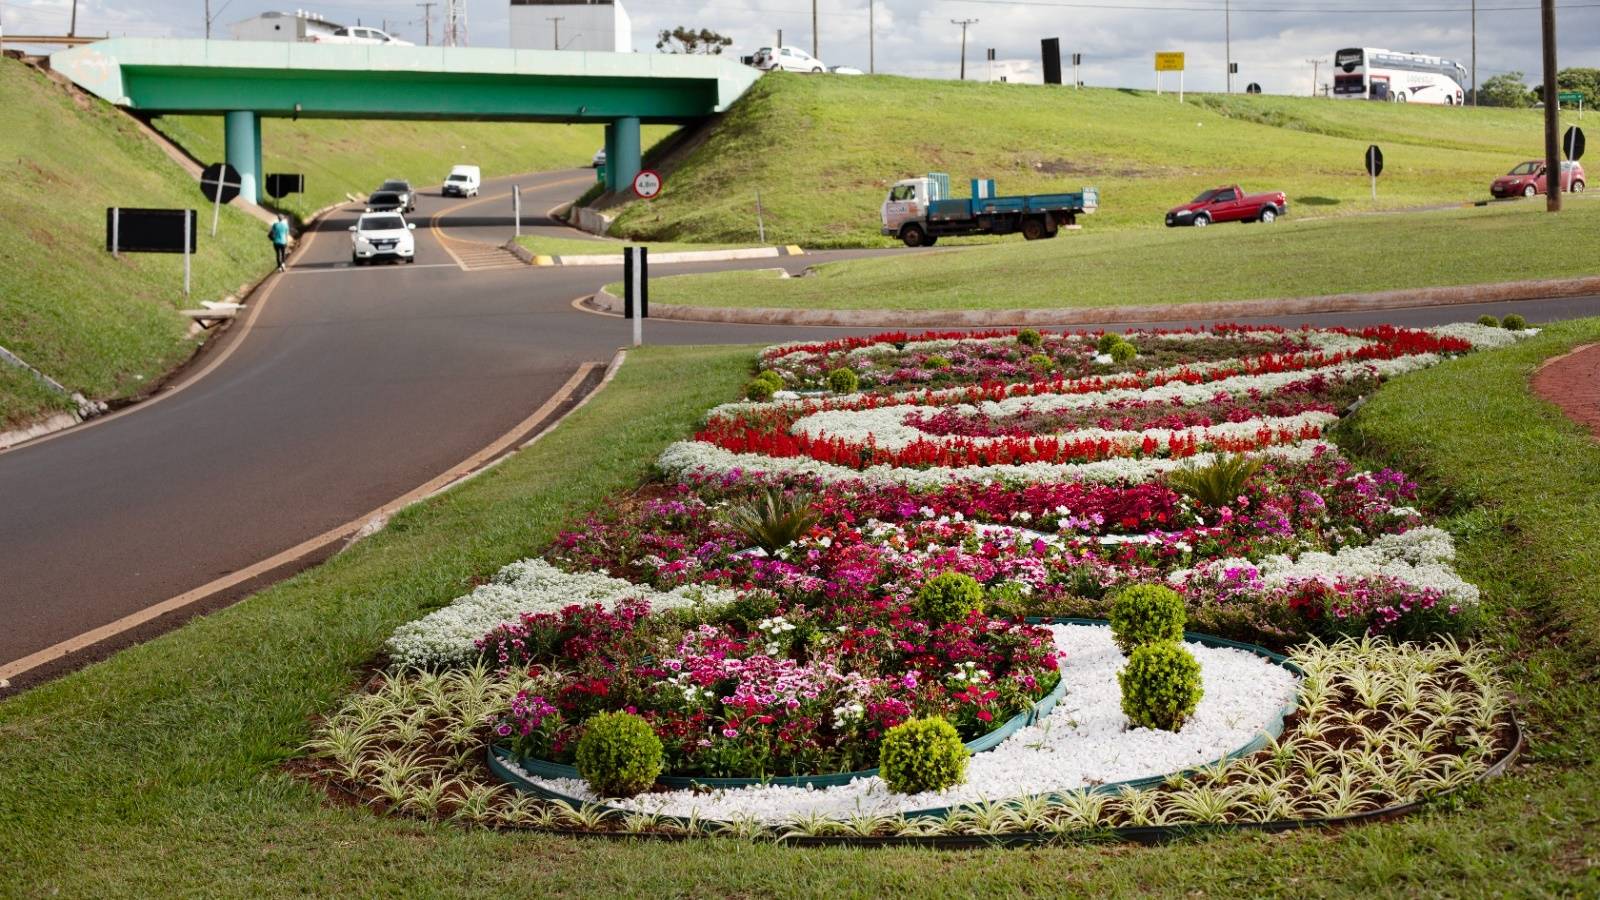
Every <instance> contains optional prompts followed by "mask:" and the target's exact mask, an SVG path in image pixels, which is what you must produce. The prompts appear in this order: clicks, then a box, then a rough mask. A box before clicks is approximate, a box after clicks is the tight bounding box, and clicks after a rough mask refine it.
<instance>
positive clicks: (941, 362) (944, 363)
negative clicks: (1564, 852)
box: [922, 353, 951, 369]
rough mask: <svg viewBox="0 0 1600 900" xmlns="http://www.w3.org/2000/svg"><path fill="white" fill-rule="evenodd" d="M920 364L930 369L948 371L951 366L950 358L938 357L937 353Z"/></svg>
mask: <svg viewBox="0 0 1600 900" xmlns="http://www.w3.org/2000/svg"><path fill="white" fill-rule="evenodd" d="M922 364H923V365H924V366H926V367H927V368H930V369H948V368H950V365H951V363H950V357H948V356H940V355H939V354H937V353H935V354H933V355H932V356H930V357H928V358H927V359H925V360H923V361H922Z"/></svg>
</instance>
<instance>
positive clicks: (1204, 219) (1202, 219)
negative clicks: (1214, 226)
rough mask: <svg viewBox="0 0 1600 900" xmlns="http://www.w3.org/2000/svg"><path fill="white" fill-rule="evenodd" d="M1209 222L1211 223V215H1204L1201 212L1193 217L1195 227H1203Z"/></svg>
mask: <svg viewBox="0 0 1600 900" xmlns="http://www.w3.org/2000/svg"><path fill="white" fill-rule="evenodd" d="M1210 224H1211V217H1210V216H1208V215H1206V214H1205V213H1201V214H1200V215H1198V216H1195V217H1194V227H1196V228H1204V227H1206V226H1207V225H1210Z"/></svg>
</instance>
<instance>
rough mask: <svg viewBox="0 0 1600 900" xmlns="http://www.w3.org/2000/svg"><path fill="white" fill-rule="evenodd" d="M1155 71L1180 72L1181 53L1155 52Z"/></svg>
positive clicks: (1181, 63)
mask: <svg viewBox="0 0 1600 900" xmlns="http://www.w3.org/2000/svg"><path fill="white" fill-rule="evenodd" d="M1156 71H1157V72H1182V71H1183V54H1182V53H1157V54H1156Z"/></svg>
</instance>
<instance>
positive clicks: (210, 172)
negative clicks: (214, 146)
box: [200, 163, 243, 203]
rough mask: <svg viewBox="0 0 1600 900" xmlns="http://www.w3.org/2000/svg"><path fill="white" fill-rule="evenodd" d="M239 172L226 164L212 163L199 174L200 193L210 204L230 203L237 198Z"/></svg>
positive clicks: (239, 183) (240, 182) (239, 182)
mask: <svg viewBox="0 0 1600 900" xmlns="http://www.w3.org/2000/svg"><path fill="white" fill-rule="evenodd" d="M241 184H243V182H242V181H240V180H239V170H238V169H235V168H234V167H233V166H230V165H228V164H227V163H212V164H211V165H209V166H206V170H205V171H204V172H202V173H200V193H202V194H205V195H206V199H207V200H210V201H211V202H212V203H231V202H233V198H235V197H237V196H239V186H240V185H241Z"/></svg>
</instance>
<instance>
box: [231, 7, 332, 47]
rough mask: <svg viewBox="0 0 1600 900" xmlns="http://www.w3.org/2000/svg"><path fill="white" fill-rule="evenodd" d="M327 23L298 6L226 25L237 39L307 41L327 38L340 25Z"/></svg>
mask: <svg viewBox="0 0 1600 900" xmlns="http://www.w3.org/2000/svg"><path fill="white" fill-rule="evenodd" d="M343 27H344V26H343V25H340V24H339V23H337V22H329V21H328V20H327V19H324V18H323V17H322V16H319V15H317V14H316V13H314V12H307V11H305V10H303V9H297V10H295V11H294V12H264V13H262V14H261V15H259V16H256V17H255V18H253V19H245V20H244V21H243V22H235V23H233V24H232V25H229V26H228V30H229V31H231V32H233V39H234V40H236V41H310V40H312V39H314V38H316V37H328V36H331V35H332V34H333V33H334V32H335V31H337V30H338V29H340V28H343Z"/></svg>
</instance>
